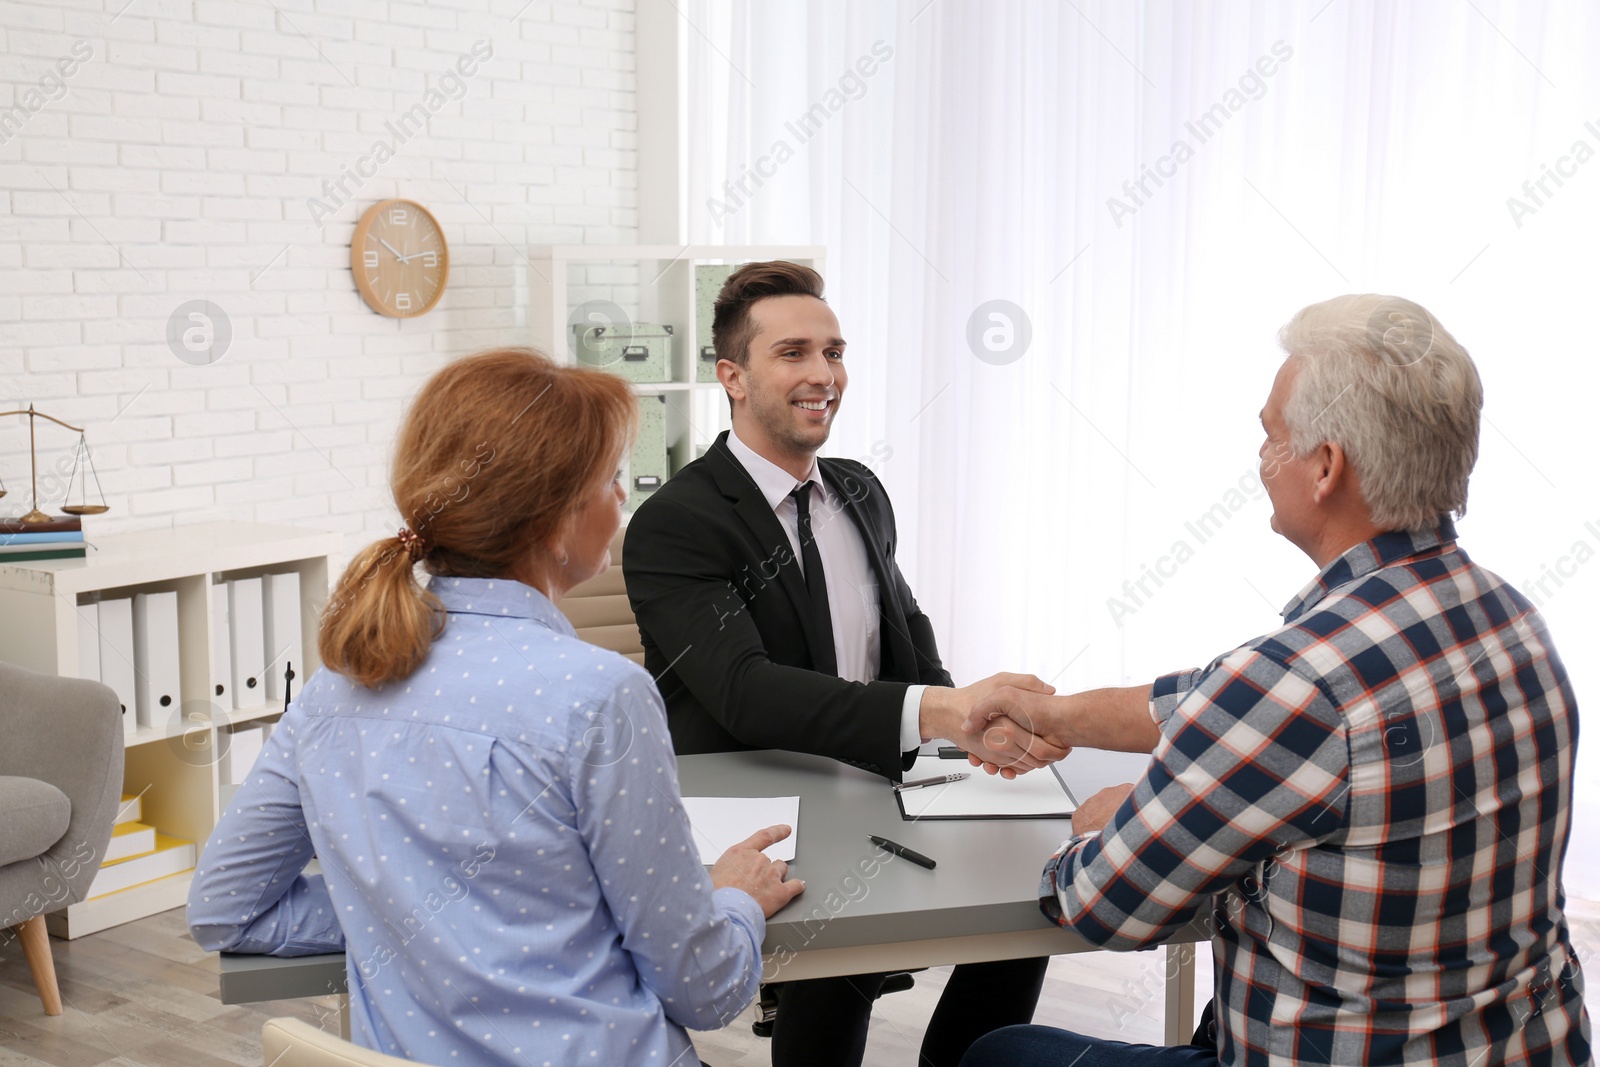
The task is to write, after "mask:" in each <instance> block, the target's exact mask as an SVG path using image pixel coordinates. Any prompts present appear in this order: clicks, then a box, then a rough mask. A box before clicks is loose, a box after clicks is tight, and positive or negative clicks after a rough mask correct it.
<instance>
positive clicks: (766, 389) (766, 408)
mask: <svg viewBox="0 0 1600 1067" xmlns="http://www.w3.org/2000/svg"><path fill="white" fill-rule="evenodd" d="M750 317H751V320H752V321H753V322H754V324H755V327H756V331H755V336H754V338H752V339H751V341H750V353H749V358H748V360H746V362H745V365H744V366H743V367H738V366H737V365H732V364H730V366H734V367H735V373H734V374H732V375H730V376H729V379H728V381H727V382H725V383H724V384H725V386H726V387H727V389H728V394H729V396H731V397H732V398H733V401H734V408H733V423H734V429H735V430H736V431H737V432H738V434H739V438H740V440H742V441H744V442H745V443H746V444H748V445H749V446H750V447H751V448H753V449H755V450H756V451H757V452H760V453H762V454H763V455H766V456H767V458H768V459H771V460H773V462H775V463H778V464H779V465H780V466H788V465H789V463H790V462H793V463H799V464H801V465H802V466H805V467H809V465H810V460H811V457H813V456H815V455H816V452H817V449H819V448H821V447H822V445H823V444H824V443H825V442H826V441H827V440H828V433H829V431H830V430H831V429H832V428H833V417H834V415H836V414H837V413H838V411H839V400H840V398H841V397H843V396H844V387H845V382H846V380H847V377H848V376H847V375H846V373H845V369H844V338H843V337H842V336H840V332H839V320H838V319H837V318H836V317H835V316H834V314H833V310H832V309H831V308H829V307H828V305H827V304H825V303H823V302H822V301H821V300H818V299H817V298H816V297H814V296H798V295H790V296H770V297H767V298H765V299H763V300H759V301H757V302H756V303H755V304H752V305H751V306H750ZM770 453H776V454H770ZM786 461H788V462H786Z"/></svg>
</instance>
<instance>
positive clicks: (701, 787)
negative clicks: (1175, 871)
mask: <svg viewBox="0 0 1600 1067" xmlns="http://www.w3.org/2000/svg"><path fill="white" fill-rule="evenodd" d="M678 764H679V777H680V781H681V785H682V788H683V792H684V794H685V795H687V796H799V797H800V835H799V841H798V845H797V850H796V853H795V859H794V862H793V863H792V864H791V865H790V870H791V872H792V873H793V874H794V875H795V876H797V877H800V878H804V879H805V882H806V891H805V892H804V893H803V894H801V895H800V896H799V897H797V898H796V899H795V900H794V901H793V902H792V903H791V904H790V905H789V906H788V907H786V908H784V909H783V910H782V911H780V912H779V913H778V914H776V915H774V916H773V917H772V919H771V920H770V921H769V922H768V923H767V939H766V943H765V944H764V945H763V946H762V952H763V959H762V970H763V975H762V976H763V978H764V979H765V980H766V981H783V980H795V979H802V978H823V977H828V976H832V975H843V974H861V973H868V972H873V971H886V970H904V969H907V968H913V967H929V966H939V965H942V964H952V963H977V962H982V961H986V960H1003V959H1025V958H1027V957H1030V956H1059V955H1064V954H1069V953H1076V952H1090V951H1094V950H1095V948H1094V946H1093V945H1090V944H1089V943H1088V942H1086V941H1084V940H1083V939H1082V938H1080V937H1078V936H1077V935H1075V934H1072V933H1069V932H1067V931H1065V930H1060V929H1057V928H1056V927H1054V926H1051V925H1050V924H1049V922H1047V921H1046V920H1045V918H1044V916H1043V915H1041V914H1040V912H1039V902H1038V899H1037V898H1036V897H1035V896H1034V893H1035V891H1036V889H1037V887H1038V882H1039V871H1040V869H1041V868H1042V867H1043V866H1044V861H1045V859H1046V857H1048V856H1049V855H1050V853H1051V852H1053V851H1055V849H1056V848H1057V847H1059V846H1060V844H1061V842H1062V841H1063V840H1065V839H1066V838H1067V837H1068V836H1070V834H1071V826H1072V824H1071V823H1070V821H1068V820H1046V819H1013V820H988V821H927V822H906V821H904V820H902V819H901V817H900V811H899V808H898V807H897V806H896V804H895V801H894V794H893V792H892V791H891V790H890V788H889V785H888V783H886V782H885V781H884V780H883V779H882V778H879V777H877V776H876V775H872V774H868V773H867V772H865V771H859V770H856V769H854V768H851V767H846V766H843V765H842V764H838V763H835V762H834V761H832V760H827V759H822V758H820V757H816V756H803V755H799V754H797V753H791V752H730V753H719V754H716V755H705V756H683V757H680V759H679V761H678ZM868 834H878V835H879V836H881V837H887V838H890V839H892V840H894V841H898V842H899V843H901V844H903V845H907V846H909V847H911V848H913V849H915V850H917V851H918V852H922V853H924V854H925V855H928V856H931V857H932V858H934V859H935V860H937V861H938V863H939V866H938V868H937V869H936V870H932V871H929V870H925V869H924V868H922V867H919V866H917V865H916V864H913V863H911V862H909V861H907V860H900V859H890V860H888V861H887V862H885V861H884V860H883V858H882V855H881V853H880V852H879V851H878V849H876V848H875V847H874V846H873V845H872V844H871V843H870V842H869V841H868V840H867V835H868ZM1203 938H1204V933H1203V931H1202V930H1201V929H1200V928H1199V927H1198V926H1195V927H1191V928H1190V930H1189V931H1188V932H1186V933H1185V934H1184V935H1183V936H1181V937H1179V938H1176V939H1174V942H1173V943H1170V944H1168V945H1167V946H1166V947H1165V949H1164V950H1163V951H1165V952H1166V954H1167V958H1166V961H1165V962H1166V966H1165V969H1164V973H1165V975H1166V979H1167V980H1166V1034H1165V1039H1166V1041H1167V1042H1168V1043H1170V1044H1186V1043H1187V1042H1188V1040H1189V1035H1190V1034H1191V1033H1192V1032H1193V1030H1194V946H1193V943H1194V942H1195V941H1199V940H1202V939H1203ZM343 992H344V957H343V956H342V955H334V956H303V957H299V958H298V959H274V958H268V957H262V956H235V955H227V954H225V955H224V956H223V957H222V992H221V999H222V1001H223V1003H225V1004H234V1003H240V1002H244V1001H249V1000H275V999H283V998H289V997H308V996H324V995H326V994H329V993H343Z"/></svg>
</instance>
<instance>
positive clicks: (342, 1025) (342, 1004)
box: [339, 961, 1194, 1041]
mask: <svg viewBox="0 0 1600 1067" xmlns="http://www.w3.org/2000/svg"><path fill="white" fill-rule="evenodd" d="M1192 965H1193V964H1192V961H1191V966H1192ZM1168 997H1169V998H1170V997H1171V994H1170V993H1169V994H1168ZM1189 1000H1190V1002H1191V1004H1192V1003H1193V1001H1194V975H1193V974H1192V973H1191V974H1190V975H1189ZM1168 1003H1169V1007H1168V1009H1167V1010H1168V1011H1170V1010H1172V1009H1171V1007H1170V1003H1171V1002H1170V1000H1169V1002H1168ZM339 1036H340V1037H342V1038H344V1039H345V1040H346V1041H349V1040H350V994H349V993H340V994H339Z"/></svg>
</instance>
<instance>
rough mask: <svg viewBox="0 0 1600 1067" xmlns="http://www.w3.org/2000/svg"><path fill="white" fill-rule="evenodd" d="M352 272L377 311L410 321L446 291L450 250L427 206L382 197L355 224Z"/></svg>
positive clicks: (435, 302)
mask: <svg viewBox="0 0 1600 1067" xmlns="http://www.w3.org/2000/svg"><path fill="white" fill-rule="evenodd" d="M350 271H351V273H352V274H354V275H355V278H356V289H357V290H359V291H360V293H361V298H362V299H363V300H365V301H366V302H367V305H368V306H369V307H371V308H372V310H373V311H376V312H377V313H378V314H380V315H388V316H389V317H390V318H394V319H409V318H411V317H412V316H415V315H421V314H422V313H423V312H425V311H428V310H429V309H431V308H432V307H433V305H435V304H437V303H438V302H439V298H440V297H441V296H443V295H444V285H445V280H446V279H447V278H448V277H449V275H450V249H449V247H448V246H447V245H446V244H445V240H444V231H443V230H441V229H440V228H439V221H438V220H437V219H435V218H434V217H433V215H432V214H431V213H430V212H429V211H428V209H427V208H425V207H423V206H422V205H421V204H419V203H417V202H416V201H414V200H380V201H379V202H378V203H376V204H373V205H372V206H371V207H369V208H367V210H366V211H365V212H364V213H363V214H362V216H361V221H360V222H358V223H356V232H355V236H354V237H353V238H352V239H351V241H350Z"/></svg>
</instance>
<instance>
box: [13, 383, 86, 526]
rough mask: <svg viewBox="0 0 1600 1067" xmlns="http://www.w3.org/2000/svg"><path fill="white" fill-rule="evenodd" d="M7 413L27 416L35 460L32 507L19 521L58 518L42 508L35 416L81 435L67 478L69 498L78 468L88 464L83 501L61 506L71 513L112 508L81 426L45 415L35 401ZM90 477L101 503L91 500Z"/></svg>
mask: <svg viewBox="0 0 1600 1067" xmlns="http://www.w3.org/2000/svg"><path fill="white" fill-rule="evenodd" d="M6 415H26V416H28V455H29V459H30V461H31V462H32V464H33V510H32V511H30V512H28V513H27V514H26V515H24V516H22V517H21V518H20V519H19V520H17V521H19V522H25V523H28V524H30V525H34V524H38V523H42V522H53V521H55V520H54V517H53V516H50V515H46V514H45V513H44V512H42V511H40V510H39V446H38V443H37V441H36V439H35V437H34V429H33V425H34V420H35V419H49V420H50V421H51V422H53V423H55V424H56V425H57V426H62V427H65V428H66V429H68V430H71V431H73V432H74V433H76V434H77V435H78V447H77V449H76V450H75V451H74V452H73V455H72V475H71V477H70V478H68V480H67V493H66V499H67V500H71V499H72V484H73V482H76V481H77V480H78V472H79V471H80V470H82V469H83V468H85V467H87V468H88V474H86V475H84V479H83V485H82V487H81V488H80V489H79V491H78V499H79V500H80V501H81V503H77V504H62V505H61V510H62V511H63V512H64V513H66V514H68V515H104V514H105V513H106V512H108V511H110V510H111V508H110V507H109V506H108V505H107V504H106V494H105V492H104V490H102V489H101V488H100V472H99V471H97V470H95V469H94V457H93V456H91V455H90V454H89V439H88V437H87V436H86V435H85V433H84V431H83V427H82V426H73V425H71V424H70V423H66V422H62V421H61V420H60V419H58V418H56V417H55V416H54V415H46V414H45V413H44V412H42V411H36V410H34V407H33V405H32V404H29V405H28V406H27V407H26V408H18V409H17V410H15V411H0V417H4V416H6ZM90 477H93V478H94V491H95V494H96V495H97V496H98V497H99V498H100V503H98V504H91V503H89V502H88V495H89V478H90ZM5 495H6V487H5V483H4V482H3V481H0V496H5Z"/></svg>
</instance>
